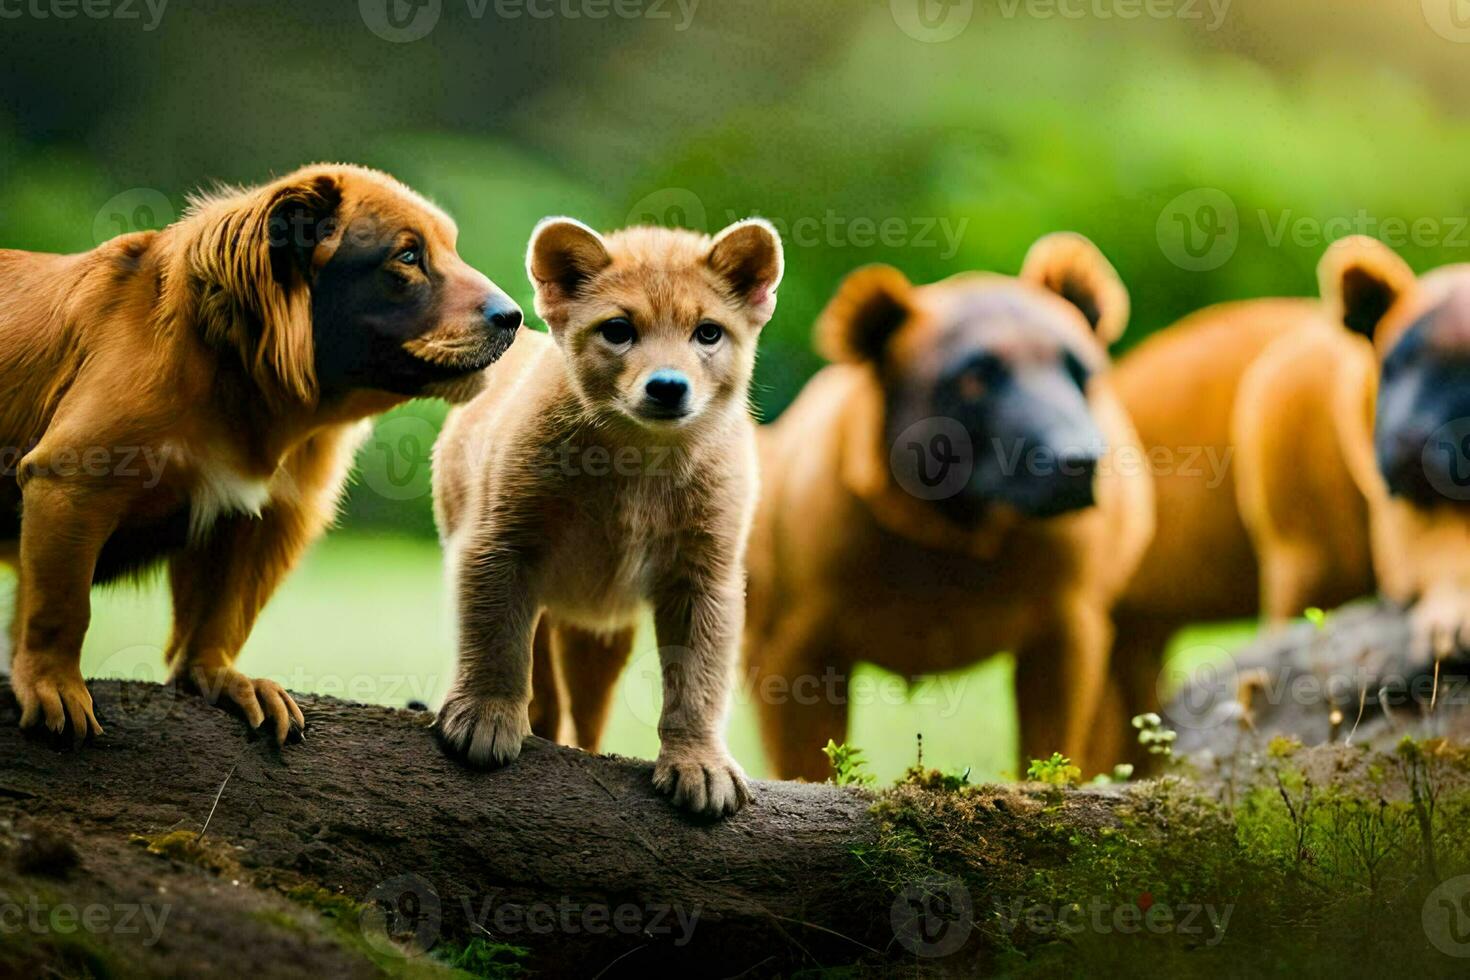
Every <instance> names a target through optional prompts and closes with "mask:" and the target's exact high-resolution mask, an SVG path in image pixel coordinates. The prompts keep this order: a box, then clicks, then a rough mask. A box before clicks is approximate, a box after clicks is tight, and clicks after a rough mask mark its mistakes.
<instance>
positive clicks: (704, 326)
mask: <svg viewBox="0 0 1470 980" xmlns="http://www.w3.org/2000/svg"><path fill="white" fill-rule="evenodd" d="M723 336H725V328H724V327H722V326H720V325H719V324H718V323H710V322H709V321H707V320H706V321H705V322H704V323H701V324H700V325H699V326H697V327H695V328H694V339H695V340H697V341H699V342H700V343H701V344H704V345H705V346H706V347H712V346H714V345H715V344H718V343H719V342H720V338H721V337H723Z"/></svg>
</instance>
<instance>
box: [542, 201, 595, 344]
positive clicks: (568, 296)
mask: <svg viewBox="0 0 1470 980" xmlns="http://www.w3.org/2000/svg"><path fill="white" fill-rule="evenodd" d="M611 264H612V256H611V255H609V254H608V251H607V243H606V242H604V241H603V240H602V236H601V235H599V234H598V233H597V232H595V231H593V230H592V229H591V228H588V227H587V226H586V225H584V224H582V222H580V221H576V220H574V219H572V218H543V219H542V220H541V222H540V223H539V224H537V225H536V228H535V230H534V231H532V232H531V244H530V246H529V247H528V248H527V249H526V275H528V276H529V277H530V279H531V285H532V286H534V287H535V288H536V313H537V315H538V316H540V317H541V319H543V320H545V321H546V323H547V325H548V326H550V327H551V328H552V329H553V330H559V329H561V327H562V325H563V324H564V323H566V310H565V306H566V304H567V303H569V302H571V301H572V300H574V299H576V297H577V296H578V294H580V293H581V291H582V290H583V289H584V288H585V287H586V285H587V283H588V282H589V281H591V280H592V279H593V277H595V276H596V275H597V274H598V273H600V272H602V270H604V269H606V268H607V267H608V266H609V265H611Z"/></svg>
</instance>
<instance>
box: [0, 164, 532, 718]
mask: <svg viewBox="0 0 1470 980" xmlns="http://www.w3.org/2000/svg"><path fill="white" fill-rule="evenodd" d="M455 235H456V230H455V227H454V225H453V223H452V222H451V221H450V220H449V219H448V218H447V217H446V216H445V215H444V214H443V213H442V212H440V211H439V210H438V209H437V208H435V207H434V206H433V205H431V204H429V203H428V202H426V201H424V200H423V199H422V198H420V197H418V196H417V195H416V194H414V193H413V192H412V191H411V190H409V189H408V188H407V187H405V186H403V185H402V184H400V183H398V182H397V181H395V180H393V179H392V178H390V177H388V176H386V175H384V174H381V173H377V172H374V171H371V170H366V169H363V168H360V167H354V166H345V165H341V166H338V165H320V166H313V167H308V168H305V169H303V170H300V171H297V172H296V173H293V174H290V175H289V176H286V177H283V178H281V179H279V180H276V181H274V182H272V183H269V184H266V185H264V186H260V187H255V188H249V189H243V190H222V191H218V192H215V193H212V194H209V195H207V196H203V197H200V198H198V199H196V200H194V201H193V202H191V207H190V208H189V210H188V213H187V214H186V215H185V216H184V217H183V218H182V219H181V220H179V221H178V222H176V223H175V224H173V225H170V226H169V227H167V228H165V229H163V230H161V231H148V232H140V233H137V234H130V235H124V236H121V237H119V238H115V239H113V240H111V241H109V242H107V243H105V244H103V245H101V246H99V247H98V248H96V249H93V250H92V251H90V252H85V253H82V254H78V255H47V254H38V253H31V252H22V251H9V250H7V251H0V381H3V385H4V388H5V398H4V401H3V403H0V445H3V446H4V447H6V450H7V452H6V458H5V465H6V468H7V471H8V475H9V476H11V477H13V482H12V481H6V482H5V483H4V485H3V486H0V515H4V517H3V518H0V539H3V540H5V541H8V543H9V544H8V547H7V549H6V552H5V557H7V558H8V559H9V560H11V561H13V562H14V563H15V564H16V565H17V567H18V572H19V583H20V584H19V598H18V603H17V611H16V619H15V625H14V651H13V668H12V678H11V683H12V686H13V688H14V690H15V693H16V695H17V697H18V698H19V699H20V704H21V707H22V718H21V724H22V725H23V726H31V725H35V724H38V723H44V724H45V725H46V726H47V727H48V728H50V729H52V730H53V731H56V732H58V733H60V732H63V731H64V730H65V729H67V728H68V727H70V728H71V730H72V733H73V735H74V737H75V738H76V739H78V740H80V739H82V738H84V737H85V736H86V735H88V734H89V733H91V734H97V733H100V732H101V726H100V725H99V724H98V723H97V719H96V716H95V713H94V711H93V707H92V700H91V697H90V695H89V694H88V692H87V688H86V686H85V684H84V683H83V680H82V675H81V670H80V664H79V661H80V654H81V645H82V637H83V634H84V633H85V631H86V628H87V622H88V616H89V591H90V589H91V587H92V585H93V584H94V583H98V582H105V581H108V580H110V579H115V578H118V577H120V576H125V575H127V574H130V573H135V572H140V571H143V570H146V569H148V568H150V567H152V566H154V565H155V564H157V563H159V562H162V561H167V563H168V570H169V577H170V582H171V584H172V588H173V606H174V629H173V635H172V638H171V639H170V641H169V645H168V650H167V658H168V663H169V666H170V667H171V670H172V675H173V677H174V678H175V679H176V680H177V681H178V682H180V683H181V684H183V685H185V686H188V687H192V688H194V689H197V690H198V691H200V692H201V693H203V694H205V696H207V697H209V698H210V699H211V700H213V701H222V702H224V703H226V704H232V705H234V706H236V707H238V708H239V709H241V710H242V711H243V713H244V715H245V717H246V719H247V720H248V721H249V723H250V724H251V725H253V726H259V725H261V724H263V723H265V722H266V721H267V720H269V721H270V723H271V730H272V731H273V732H274V734H275V735H276V736H277V737H278V738H280V739H282V740H284V739H286V738H287V737H288V735H289V734H290V733H291V732H292V730H293V728H298V729H299V728H300V727H301V726H303V725H304V719H303V717H302V714H301V711H300V709H299V708H297V706H296V705H295V704H294V703H293V702H292V700H291V698H290V696H289V695H288V694H287V693H286V692H285V691H284V690H282V689H281V687H280V686H279V685H277V684H274V683H272V682H269V681H265V680H253V679H251V678H248V677H246V676H244V675H242V674H240V673H238V672H237V671H235V670H234V668H233V661H234V659H235V656H236V654H237V653H238V652H239V650H240V647H241V645H242V644H243V643H244V642H245V638H246V636H247V635H248V634H249V632H250V629H251V626H252V624H253V623H254V621H255V617H256V615H257V613H258V612H259V611H260V609H261V607H262V606H263V605H264V604H265V602H266V600H267V599H269V597H270V595H271V593H272V592H273V591H274V590H275V588H276V586H277V585H278V584H279V583H280V581H281V580H282V578H283V576H284V575H285V574H286V573H287V572H288V571H289V569H290V568H291V567H292V565H293V564H294V563H295V561H296V559H297V557H298V556H299V555H300V554H301V552H302V550H303V549H304V548H305V547H306V545H307V544H308V543H309V542H310V541H311V540H312V539H314V538H315V537H316V536H317V535H318V534H320V533H321V532H322V530H323V529H324V528H325V527H326V525H327V524H328V523H329V522H330V520H331V518H332V516H333V514H334V510H335V506H336V502H337V499H338V495H339V492H340V490H341V487H342V485H343V481H344V479H345V476H346V473H347V470H348V467H349V465H350V462H351V458H352V451H353V448H354V446H355V444H356V442H357V439H358V437H359V433H360V432H361V431H362V428H361V426H360V425H358V422H359V420H362V419H364V418H366V417H367V416H369V415H372V414H374V413H376V412H380V411H382V410H384V409H386V408H388V407H390V406H392V405H394V404H396V403H398V402H401V401H403V400H405V399H406V398H408V397H412V396H415V395H419V394H427V393H442V394H446V395H450V396H459V397H465V396H468V395H469V394H472V393H473V392H474V391H475V390H477V389H478V386H479V384H480V381H479V372H480V371H481V370H482V369H483V368H484V367H486V366H487V365H488V364H489V363H490V362H491V361H492V360H493V359H494V358H495V357H496V356H497V355H498V354H499V353H500V352H501V351H503V350H504V349H505V347H506V346H507V345H508V344H509V343H510V341H511V339H512V338H513V337H514V332H515V326H516V325H518V324H519V322H520V311H519V310H518V309H517V308H516V307H515V305H514V303H512V302H511V301H510V300H509V299H508V298H507V297H505V296H504V294H502V293H501V292H499V290H497V289H496V288H495V287H494V286H493V285H492V284H491V283H490V281H489V280H488V279H486V278H485V277H484V276H483V275H481V274H480V273H478V272H476V271H475V270H474V269H471V268H470V267H469V266H467V265H466V264H465V263H464V262H463V261H462V260H461V259H460V258H459V255H458V254H457V253H456V251H455V245H454V241H455Z"/></svg>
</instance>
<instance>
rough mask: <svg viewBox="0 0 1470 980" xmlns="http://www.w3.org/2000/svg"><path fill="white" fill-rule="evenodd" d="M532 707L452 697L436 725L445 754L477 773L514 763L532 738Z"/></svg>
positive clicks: (518, 703) (436, 733)
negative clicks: (527, 741) (523, 745)
mask: <svg viewBox="0 0 1470 980" xmlns="http://www.w3.org/2000/svg"><path fill="white" fill-rule="evenodd" d="M529 707H530V706H529V705H528V704H527V703H525V702H520V701H505V700H501V699H498V698H477V697H474V696H472V695H468V694H450V695H449V697H448V698H447V699H446V700H445V702H444V707H442V708H440V709H439V717H438V718H437V719H436V720H435V721H434V734H435V735H437V736H438V738H439V744H440V745H441V746H442V747H443V748H444V751H445V752H446V753H447V754H449V755H450V756H453V757H454V758H456V759H458V760H460V761H461V762H464V763H467V764H469V765H471V766H474V767H475V768H477V769H494V768H497V767H499V766H503V765H505V764H506V763H508V762H514V761H515V759H516V757H517V756H519V755H520V754H521V741H522V740H523V739H524V738H525V737H526V736H527V735H529V734H531V718H530V714H529V713H528V710H527V709H528V708H529Z"/></svg>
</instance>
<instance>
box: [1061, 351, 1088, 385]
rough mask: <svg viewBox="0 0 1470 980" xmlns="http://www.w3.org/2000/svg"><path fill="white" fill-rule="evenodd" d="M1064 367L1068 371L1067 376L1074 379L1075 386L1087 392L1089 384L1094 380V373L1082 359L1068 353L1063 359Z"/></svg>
mask: <svg viewBox="0 0 1470 980" xmlns="http://www.w3.org/2000/svg"><path fill="white" fill-rule="evenodd" d="M1062 367H1063V368H1064V369H1065V370H1066V372H1067V376H1068V377H1069V378H1071V379H1072V383H1073V384H1075V385H1076V386H1077V387H1079V388H1081V389H1082V390H1083V391H1086V390H1087V382H1088V381H1089V380H1090V379H1091V378H1092V371H1091V370H1090V369H1089V368H1088V367H1087V365H1086V364H1083V363H1082V359H1081V358H1080V357H1078V356H1077V355H1076V354H1073V353H1072V352H1071V351H1068V352H1067V353H1066V355H1065V356H1064V357H1063V358H1062Z"/></svg>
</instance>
